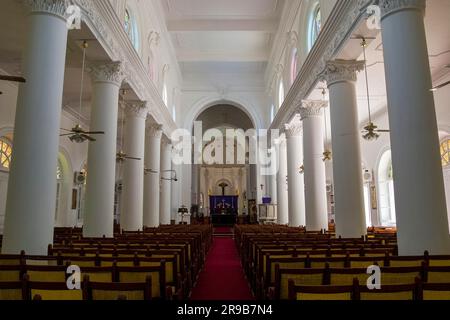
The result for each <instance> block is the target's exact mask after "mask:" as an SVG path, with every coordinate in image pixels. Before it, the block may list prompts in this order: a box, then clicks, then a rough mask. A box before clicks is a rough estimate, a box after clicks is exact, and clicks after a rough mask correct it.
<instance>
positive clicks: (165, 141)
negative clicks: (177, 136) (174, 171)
mask: <svg viewBox="0 0 450 320" xmlns="http://www.w3.org/2000/svg"><path fill="white" fill-rule="evenodd" d="M171 146H172V141H171V140H170V139H169V138H168V137H167V136H166V135H162V137H161V147H162V148H170V147H171Z"/></svg>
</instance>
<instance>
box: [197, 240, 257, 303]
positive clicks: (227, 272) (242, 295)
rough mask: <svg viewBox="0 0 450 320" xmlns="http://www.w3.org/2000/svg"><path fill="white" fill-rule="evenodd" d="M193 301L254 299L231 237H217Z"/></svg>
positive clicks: (201, 274)
mask: <svg viewBox="0 0 450 320" xmlns="http://www.w3.org/2000/svg"><path fill="white" fill-rule="evenodd" d="M191 300H254V298H253V295H252V293H251V291H250V288H249V285H248V282H247V280H246V279H245V277H244V270H243V269H242V266H241V263H240V259H239V255H238V252H237V249H236V246H235V243H234V240H233V239H232V238H231V237H226V238H214V244H213V246H212V248H211V251H210V252H209V254H208V257H207V258H206V263H205V268H204V269H203V271H202V272H201V273H200V277H199V279H198V282H197V286H196V287H195V288H194V289H193V291H192V296H191Z"/></svg>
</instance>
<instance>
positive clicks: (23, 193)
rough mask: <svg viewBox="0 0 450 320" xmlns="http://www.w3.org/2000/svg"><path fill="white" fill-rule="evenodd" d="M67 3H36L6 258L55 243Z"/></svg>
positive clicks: (7, 219) (29, 36) (30, 17)
mask: <svg viewBox="0 0 450 320" xmlns="http://www.w3.org/2000/svg"><path fill="white" fill-rule="evenodd" d="M67 5H68V1H62V0H61V1H51V2H50V1H44V0H37V1H33V2H32V5H31V12H30V14H29V15H28V17H27V23H28V27H27V29H26V32H25V35H26V41H25V48H24V52H25V55H24V57H23V60H22V67H23V74H24V76H25V78H26V80H27V82H26V83H25V84H21V85H20V87H19V96H18V100H17V109H16V120H15V125H14V152H13V156H12V166H11V171H10V173H9V184H8V197H7V201H6V216H5V227H4V237H3V247H2V253H5V254H7V253H9V254H18V253H20V251H21V250H25V251H26V253H27V254H30V255H42V254H46V252H47V247H48V245H49V244H51V243H53V226H54V222H55V221H54V219H55V210H56V209H55V204H56V200H55V199H56V166H57V158H58V144H59V137H58V136H59V126H60V121H61V104H62V95H63V84H64V70H65V60H66V46H67V31H68V30H67V27H66V20H65V18H64V13H65V11H66V8H67Z"/></svg>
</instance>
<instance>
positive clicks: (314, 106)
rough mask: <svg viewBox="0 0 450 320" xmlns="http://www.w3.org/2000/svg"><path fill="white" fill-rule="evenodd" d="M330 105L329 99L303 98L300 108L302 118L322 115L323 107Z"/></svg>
mask: <svg viewBox="0 0 450 320" xmlns="http://www.w3.org/2000/svg"><path fill="white" fill-rule="evenodd" d="M327 106H328V101H324V100H303V101H302V105H301V107H300V108H299V109H298V111H299V114H300V118H301V119H302V120H304V119H308V118H311V117H321V116H322V108H326V107H327Z"/></svg>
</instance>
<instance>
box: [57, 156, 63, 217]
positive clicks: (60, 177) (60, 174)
mask: <svg viewBox="0 0 450 320" xmlns="http://www.w3.org/2000/svg"><path fill="white" fill-rule="evenodd" d="M62 157H64V156H63V155H62V154H60V155H59V157H58V163H57V165H56V206H55V208H56V210H55V222H56V221H57V219H58V212H59V210H60V205H61V193H62V190H63V186H64V168H63V164H62Z"/></svg>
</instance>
